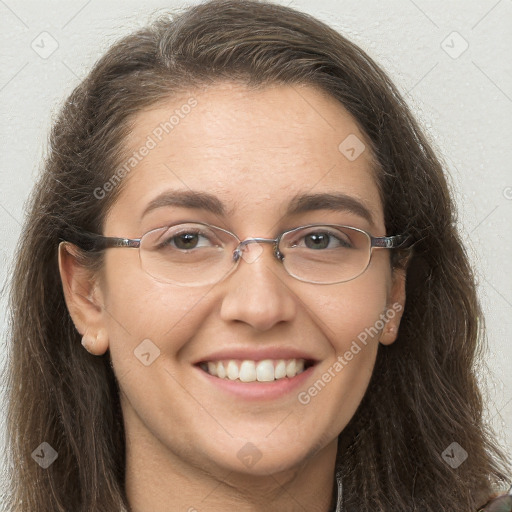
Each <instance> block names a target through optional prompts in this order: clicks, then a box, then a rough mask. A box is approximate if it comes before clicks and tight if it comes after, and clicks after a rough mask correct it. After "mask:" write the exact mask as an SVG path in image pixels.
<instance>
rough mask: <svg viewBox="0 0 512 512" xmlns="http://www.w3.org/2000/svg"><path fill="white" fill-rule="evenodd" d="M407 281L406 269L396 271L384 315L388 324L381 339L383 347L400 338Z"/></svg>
mask: <svg viewBox="0 0 512 512" xmlns="http://www.w3.org/2000/svg"><path fill="white" fill-rule="evenodd" d="M405 279H406V270H405V269H395V270H394V271H393V282H392V285H391V290H390V293H389V296H388V304H387V306H386V311H385V313H384V314H385V316H386V324H385V326H384V328H383V330H382V332H381V335H380V338H379V342H380V343H382V344H383V345H391V344H392V343H393V342H394V341H395V340H396V338H397V336H398V329H399V327H400V320H401V318H402V315H403V312H404V308H405Z"/></svg>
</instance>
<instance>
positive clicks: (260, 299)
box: [220, 243, 297, 331]
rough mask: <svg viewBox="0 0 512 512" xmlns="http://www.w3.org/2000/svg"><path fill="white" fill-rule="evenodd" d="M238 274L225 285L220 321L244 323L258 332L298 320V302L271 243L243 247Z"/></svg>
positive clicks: (232, 275) (232, 276) (233, 275)
mask: <svg viewBox="0 0 512 512" xmlns="http://www.w3.org/2000/svg"><path fill="white" fill-rule="evenodd" d="M241 254H242V255H241V257H240V261H239V262H238V266H237V268H236V269H235V271H234V272H233V273H232V274H231V275H230V276H228V278H227V279H226V280H225V281H224V283H223V285H224V286H225V288H224V290H225V291H224V293H223V298H222V305H221V313H220V314H221V318H222V319H223V320H225V321H239V322H244V323H246V324H248V325H250V326H252V327H253V328H255V329H257V330H259V331H265V330H268V329H270V328H272V327H273V326H274V325H276V324H278V323H280V322H290V321H291V320H293V319H294V318H295V315H296V312H297V302H296V298H295V294H294V292H293V291H292V289H291V286H290V283H289V281H291V280H292V279H293V278H291V277H290V276H288V274H287V273H286V271H285V270H284V269H283V268H282V264H281V263H280V262H279V260H278V259H277V258H276V257H275V256H274V253H273V248H272V246H271V244H260V243H251V244H247V245H245V246H244V247H243V252H242V253H241Z"/></svg>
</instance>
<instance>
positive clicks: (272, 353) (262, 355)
mask: <svg viewBox="0 0 512 512" xmlns="http://www.w3.org/2000/svg"><path fill="white" fill-rule="evenodd" d="M226 359H241V360H244V359H245V360H249V361H261V360H263V359H276V360H278V359H305V360H306V361H311V362H313V363H315V362H316V361H317V359H316V358H315V357H313V356H312V355H311V354H309V353H307V352H305V351H303V350H300V349H297V348H293V347H289V348H286V347H281V348H278V347H274V348H271V347H268V348H258V349H256V348H250V349H244V348H226V349H223V350H218V351H216V352H212V353H211V354H209V355H207V356H204V357H202V358H201V359H198V360H197V361H196V362H195V363H194V364H199V363H206V362H208V361H221V360H226Z"/></svg>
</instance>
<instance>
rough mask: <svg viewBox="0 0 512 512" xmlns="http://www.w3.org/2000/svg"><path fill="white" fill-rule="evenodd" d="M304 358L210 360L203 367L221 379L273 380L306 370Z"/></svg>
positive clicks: (290, 376)
mask: <svg viewBox="0 0 512 512" xmlns="http://www.w3.org/2000/svg"><path fill="white" fill-rule="evenodd" d="M304 363H305V361H304V359H288V360H285V359H278V360H273V359H263V360H261V361H249V360H244V361H240V360H235V359H230V360H227V361H208V363H202V364H201V368H202V369H203V370H205V371H206V372H208V373H209V374H210V375H213V376H215V377H219V378H221V379H229V380H240V381H242V382H255V381H258V382H271V381H273V380H279V379H284V378H286V377H288V378H290V379H291V378H292V377H295V376H296V375H298V374H299V373H302V372H303V371H304Z"/></svg>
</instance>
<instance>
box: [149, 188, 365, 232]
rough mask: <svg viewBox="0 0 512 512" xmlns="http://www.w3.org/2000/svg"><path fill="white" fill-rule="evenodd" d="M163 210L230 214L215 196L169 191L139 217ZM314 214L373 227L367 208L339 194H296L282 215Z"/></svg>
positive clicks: (151, 203)
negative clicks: (334, 214)
mask: <svg viewBox="0 0 512 512" xmlns="http://www.w3.org/2000/svg"><path fill="white" fill-rule="evenodd" d="M164 206H177V207H181V208H196V209H200V210H205V211H208V212H211V213H213V214H215V215H218V216H222V217H226V216H228V214H231V213H232V210H230V211H229V212H228V210H227V209H226V207H225V205H224V204H223V203H222V202H221V201H220V200H219V199H218V198H217V197H216V196H214V195H212V194H209V193H207V192H200V191H196V190H183V191H181V190H173V191H167V192H163V193H162V194H160V195H159V196H157V197H155V198H154V199H153V200H152V201H151V202H150V203H149V204H148V205H147V207H146V208H145V210H144V212H143V214H142V216H144V215H146V214H147V213H149V212H150V211H152V210H155V209H157V208H162V207H164ZM315 210H331V211H344V212H349V213H353V214H355V215H358V216H359V217H361V218H363V219H365V220H366V221H368V222H369V223H370V224H372V225H373V224H374V221H373V217H372V214H371V212H370V209H369V208H368V207H367V206H365V205H364V204H363V203H362V202H361V201H359V200H358V199H356V198H355V197H352V196H348V195H346V194H342V193H318V194H298V195H296V196H295V197H293V198H292V199H291V201H290V203H289V204H288V208H287V210H286V215H296V214H299V213H304V212H309V211H315Z"/></svg>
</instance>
